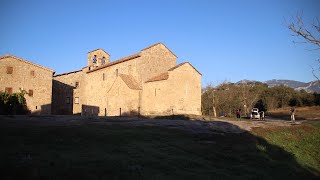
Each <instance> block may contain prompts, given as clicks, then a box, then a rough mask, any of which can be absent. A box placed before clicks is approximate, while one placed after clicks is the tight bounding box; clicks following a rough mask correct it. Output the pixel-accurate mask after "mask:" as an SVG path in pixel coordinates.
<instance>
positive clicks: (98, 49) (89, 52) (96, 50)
mask: <svg viewBox="0 0 320 180" xmlns="http://www.w3.org/2000/svg"><path fill="white" fill-rule="evenodd" d="M97 50H101V51H103V52H105V53H106V54H108V55H109V56H110V54H109V53H107V52H106V51H105V50H103V49H102V48H98V49H95V50H92V51H89V52H88V53H91V52H93V51H97Z"/></svg>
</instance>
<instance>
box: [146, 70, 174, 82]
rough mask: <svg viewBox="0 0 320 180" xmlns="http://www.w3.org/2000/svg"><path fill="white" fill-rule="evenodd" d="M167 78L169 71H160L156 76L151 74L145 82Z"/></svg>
mask: <svg viewBox="0 0 320 180" xmlns="http://www.w3.org/2000/svg"><path fill="white" fill-rule="evenodd" d="M167 79H169V73H168V72H162V73H160V74H158V75H156V76H153V77H152V78H150V79H148V80H147V81H145V83H148V82H154V81H162V80H167Z"/></svg>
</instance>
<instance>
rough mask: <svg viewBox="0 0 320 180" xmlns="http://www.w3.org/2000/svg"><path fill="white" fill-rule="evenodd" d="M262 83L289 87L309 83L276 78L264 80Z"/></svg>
mask: <svg viewBox="0 0 320 180" xmlns="http://www.w3.org/2000/svg"><path fill="white" fill-rule="evenodd" d="M264 83H266V84H268V86H269V87H273V86H280V85H284V86H288V87H291V88H298V87H306V86H308V85H309V83H305V82H300V81H293V80H278V79H272V80H269V81H265V82H264Z"/></svg>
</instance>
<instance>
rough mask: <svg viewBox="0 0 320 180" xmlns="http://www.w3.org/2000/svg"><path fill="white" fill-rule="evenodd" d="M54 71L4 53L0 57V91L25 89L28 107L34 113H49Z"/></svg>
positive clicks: (11, 91) (12, 91)
mask: <svg viewBox="0 0 320 180" xmlns="http://www.w3.org/2000/svg"><path fill="white" fill-rule="evenodd" d="M53 74H54V71H53V70H51V69H48V68H46V67H43V66H40V65H37V64H34V63H31V62H29V61H27V60H24V59H21V58H18V57H15V56H12V55H4V56H1V57H0V91H3V92H4V91H10V92H9V93H15V92H21V91H22V90H25V91H26V92H27V93H28V94H26V95H25V98H26V102H27V106H28V109H29V110H30V111H31V113H34V114H50V113H51V101H52V100H51V98H52V77H53Z"/></svg>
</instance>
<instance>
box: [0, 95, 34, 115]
mask: <svg viewBox="0 0 320 180" xmlns="http://www.w3.org/2000/svg"><path fill="white" fill-rule="evenodd" d="M25 94H26V92H24V91H22V92H19V93H13V94H8V93H6V92H0V114H28V113H30V111H29V109H28V107H27V102H26V99H25V97H24V95H25Z"/></svg>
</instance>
